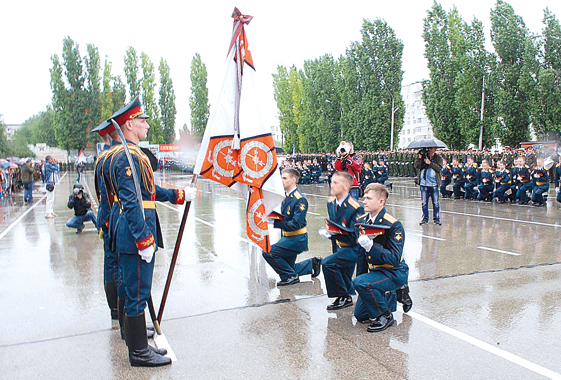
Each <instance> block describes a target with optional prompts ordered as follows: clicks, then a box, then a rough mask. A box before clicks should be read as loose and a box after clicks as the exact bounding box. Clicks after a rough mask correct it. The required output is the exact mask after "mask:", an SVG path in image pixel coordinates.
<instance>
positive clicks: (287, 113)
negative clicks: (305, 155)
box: [273, 66, 300, 152]
mask: <svg viewBox="0 0 561 380" xmlns="http://www.w3.org/2000/svg"><path fill="white" fill-rule="evenodd" d="M290 87H291V86H290V81H289V78H288V70H287V69H286V67H284V66H277V73H276V74H273V88H274V97H275V101H276V102H277V108H278V109H279V113H278V117H279V124H280V129H281V132H282V135H283V139H284V143H283V148H284V150H285V152H293V151H294V152H296V151H300V148H299V142H298V140H299V137H298V125H297V124H296V123H295V122H294V114H293V99H292V92H291V89H290Z"/></svg>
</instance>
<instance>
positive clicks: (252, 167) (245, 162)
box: [234, 134, 277, 188]
mask: <svg viewBox="0 0 561 380" xmlns="http://www.w3.org/2000/svg"><path fill="white" fill-rule="evenodd" d="M239 165H240V166H241V167H240V169H241V171H240V172H239V173H236V175H235V176H234V179H235V180H236V181H237V182H241V183H245V184H246V185H249V186H256V187H259V188H261V187H262V186H263V182H265V181H266V180H267V178H269V176H270V175H271V174H272V173H273V172H274V171H275V170H276V169H277V155H276V152H275V142H274V140H273V136H272V135H271V134H266V135H261V136H254V137H251V138H250V139H247V140H242V141H241V142H240V157H239Z"/></svg>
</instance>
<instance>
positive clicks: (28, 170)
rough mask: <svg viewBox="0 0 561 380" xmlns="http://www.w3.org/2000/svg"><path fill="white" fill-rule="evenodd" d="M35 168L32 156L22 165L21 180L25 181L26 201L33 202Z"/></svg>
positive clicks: (24, 194) (24, 198) (24, 199)
mask: <svg viewBox="0 0 561 380" xmlns="http://www.w3.org/2000/svg"><path fill="white" fill-rule="evenodd" d="M34 174H35V170H34V169H33V162H32V161H31V158H28V159H27V161H25V164H23V165H22V167H21V182H22V183H23V189H24V190H23V201H24V202H25V203H29V204H31V203H32V202H33V175H34Z"/></svg>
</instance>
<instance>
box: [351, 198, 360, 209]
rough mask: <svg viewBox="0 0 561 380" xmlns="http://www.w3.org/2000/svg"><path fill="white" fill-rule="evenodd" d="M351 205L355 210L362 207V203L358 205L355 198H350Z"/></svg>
mask: <svg viewBox="0 0 561 380" xmlns="http://www.w3.org/2000/svg"><path fill="white" fill-rule="evenodd" d="M349 204H350V205H351V206H352V207H353V208H354V209H357V208H359V207H360V203H358V202H357V201H356V200H355V199H354V198H353V197H349Z"/></svg>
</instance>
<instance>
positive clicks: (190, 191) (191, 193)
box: [184, 186, 197, 202]
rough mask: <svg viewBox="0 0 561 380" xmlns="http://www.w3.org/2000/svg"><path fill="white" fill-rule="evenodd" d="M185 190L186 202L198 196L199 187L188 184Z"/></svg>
mask: <svg viewBox="0 0 561 380" xmlns="http://www.w3.org/2000/svg"><path fill="white" fill-rule="evenodd" d="M184 191H185V202H191V201H194V200H195V198H196V197H197V188H196V187H191V186H187V187H186V188H185V189H184Z"/></svg>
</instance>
